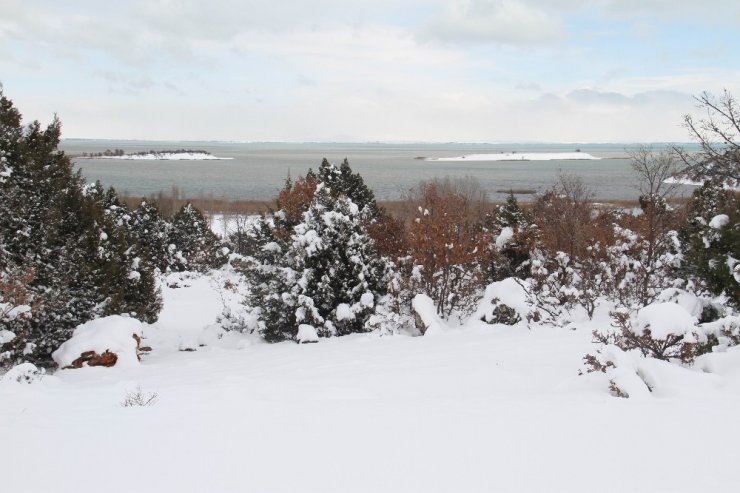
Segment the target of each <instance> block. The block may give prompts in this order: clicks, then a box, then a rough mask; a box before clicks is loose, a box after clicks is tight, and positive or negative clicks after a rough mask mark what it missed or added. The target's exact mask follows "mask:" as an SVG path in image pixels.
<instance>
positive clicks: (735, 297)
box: [680, 180, 740, 306]
mask: <svg viewBox="0 0 740 493" xmlns="http://www.w3.org/2000/svg"><path fill="white" fill-rule="evenodd" d="M688 211H689V214H688V216H689V220H688V222H687V224H686V225H685V226H684V227H683V228H682V230H681V232H680V237H681V239H682V240H683V244H684V247H685V249H686V252H685V255H684V258H685V259H686V270H687V273H688V274H689V276H690V277H692V278H695V279H697V280H698V281H699V282H700V284H701V285H702V286H703V287H705V288H706V289H707V290H709V292H710V293H712V294H715V295H719V294H723V293H724V294H725V295H726V296H727V297H728V299H729V301H730V303H731V304H733V305H734V306H740V200H738V196H737V194H735V193H733V192H731V191H728V190H725V189H723V187H722V183H721V182H719V181H718V180H711V181H707V182H705V183H704V185H703V186H701V187H700V188H698V189H697V190H695V191H694V194H693V196H692V199H691V202H690V203H689V206H688Z"/></svg>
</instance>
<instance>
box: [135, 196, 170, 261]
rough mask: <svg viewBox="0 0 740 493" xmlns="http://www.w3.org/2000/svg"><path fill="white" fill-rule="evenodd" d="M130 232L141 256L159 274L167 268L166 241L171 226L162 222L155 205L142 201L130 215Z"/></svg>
mask: <svg viewBox="0 0 740 493" xmlns="http://www.w3.org/2000/svg"><path fill="white" fill-rule="evenodd" d="M130 227H131V231H132V232H133V234H134V235H136V238H137V240H138V243H139V245H140V246H141V248H142V254H143V255H144V256H146V258H147V259H148V260H149V261H150V262H151V263H152V265H154V267H155V268H157V269H159V270H160V271H161V272H164V271H166V270H167V266H168V258H169V255H168V251H167V247H168V245H169V242H168V239H169V235H170V230H171V227H172V225H171V224H170V223H168V222H167V221H165V220H164V218H163V217H162V214H160V212H159V209H158V208H157V206H156V204H154V203H151V202H148V201H146V200H144V199H142V201H141V203H140V204H139V207H137V208H136V209H135V210H134V211H133V212H132V213H131V226H130Z"/></svg>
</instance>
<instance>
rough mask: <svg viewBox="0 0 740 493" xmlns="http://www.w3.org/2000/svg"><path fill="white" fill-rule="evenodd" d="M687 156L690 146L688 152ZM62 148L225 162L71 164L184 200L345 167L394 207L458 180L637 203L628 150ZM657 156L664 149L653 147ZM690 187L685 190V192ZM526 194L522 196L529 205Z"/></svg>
mask: <svg viewBox="0 0 740 493" xmlns="http://www.w3.org/2000/svg"><path fill="white" fill-rule="evenodd" d="M687 147H688V148H689V149H691V148H692V147H691V145H688V146H687ZM61 148H62V149H63V150H65V151H66V152H68V153H70V154H73V155H79V154H82V153H83V152H87V153H93V152H101V151H104V150H106V149H123V150H124V151H125V152H126V153H131V152H139V151H148V150H155V151H157V150H172V149H197V150H205V151H208V152H210V153H211V154H213V155H215V156H219V157H224V158H231V159H229V160H217V161H157V160H151V161H128V160H126V161H123V160H115V159H75V165H76V166H77V167H78V168H79V169H81V170H82V173H83V175H84V176H85V177H86V179H87V180H88V181H95V180H100V181H101V182H102V183H103V185H105V186H109V185H112V186H114V187H115V188H116V189H117V190H118V191H119V192H121V193H125V194H130V195H141V196H148V195H150V194H155V193H157V192H159V191H161V190H164V191H169V190H171V189H172V187H173V186H177V187H178V188H179V189H180V191H181V192H182V193H183V194H184V195H186V196H189V197H197V196H213V197H214V198H226V199H246V200H270V199H272V198H274V197H275V195H276V194H277V192H278V190H279V189H280V188H281V187H282V185H283V183H284V182H285V179H286V177H287V176H288V174H290V175H291V176H292V177H293V178H295V177H297V176H299V175H304V174H305V173H306V171H307V170H308V168H311V167H312V168H314V169H316V168H318V166H319V164H320V163H321V160H322V159H323V158H324V157H326V158H327V159H328V160H329V161H330V162H333V163H337V164H338V163H340V162H341V161H342V160H343V159H344V158H347V159H348V160H349V163H350V165H351V166H352V168H353V169H354V170H355V171H358V172H360V174H362V176H363V178H364V179H365V182H366V183H367V184H368V185H369V186H370V187H371V188H372V189H373V190H374V191H375V194H376V197H377V198H378V199H379V200H395V199H398V198H401V197H402V196H403V194H404V193H405V192H406V191H407V190H408V189H410V188H412V187H413V186H414V185H416V184H417V183H418V182H419V181H420V180H426V179H432V178H435V177H445V176H461V177H473V178H475V179H476V180H478V181H479V182H480V183H481V185H482V186H483V187H484V189H485V190H486V191H488V193H489V197H490V198H491V199H492V200H503V199H504V198H505V196H506V193H505V191H507V190H509V189H531V190H535V191H537V192H542V191H544V190H546V189H548V188H549V187H551V186H552V184H553V183H555V181H556V180H557V179H558V175H559V174H560V173H568V174H575V175H578V176H579V177H581V179H582V180H583V181H584V182H585V183H586V184H587V185H588V186H589V187H590V188H591V189H592V190H593V192H594V194H595V197H596V198H597V199H601V200H610V199H612V200H613V199H633V198H636V197H637V194H638V193H637V190H636V180H635V176H634V173H633V172H632V169H631V167H630V160H629V152H630V151H631V150H634V149H636V148H637V146H636V145H634V144H632V145H630V144H459V143H450V144H387V143H351V144H346V143H237V142H171V141H169V142H157V141H116V140H82V139H67V140H64V141H63V142H62V145H61ZM653 148H655V149H656V150H659V149H662V148H665V145H654V146H653ZM576 150H579V151H581V152H584V153H589V154H591V155H593V156H597V157H600V158H601V159H599V160H551V161H495V162H489V161H468V162H465V161H425V160H421V159H418V158H419V157H427V158H437V157H454V156H461V155H466V154H485V153H502V152H518V153H524V152H574V151H576ZM690 190H691V187H684V191H690ZM531 197H532V196H531V195H520V196H519V198H520V199H521V200H530V199H531Z"/></svg>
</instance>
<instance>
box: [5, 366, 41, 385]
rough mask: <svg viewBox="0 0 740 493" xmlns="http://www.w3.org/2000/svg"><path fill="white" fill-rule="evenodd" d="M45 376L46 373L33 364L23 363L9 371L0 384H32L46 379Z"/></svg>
mask: <svg viewBox="0 0 740 493" xmlns="http://www.w3.org/2000/svg"><path fill="white" fill-rule="evenodd" d="M44 375H46V371H45V370H44V369H43V368H41V369H39V368H37V367H36V365H34V364H32V363H21V364H19V365H15V366H14V367H13V368H11V369H10V370H8V372H7V373H6V374H5V375H3V377H2V378H0V382H15V383H26V384H32V383H35V382H38V381H40V380H41V379H42V378H44Z"/></svg>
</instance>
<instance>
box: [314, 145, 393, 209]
mask: <svg viewBox="0 0 740 493" xmlns="http://www.w3.org/2000/svg"><path fill="white" fill-rule="evenodd" d="M316 181H317V182H321V183H323V184H324V185H325V186H326V187H327V188H328V190H331V193H332V195H333V196H334V197H335V198H338V197H340V196H342V195H344V196H345V197H347V198H348V199H349V200H350V201H352V202H353V203H354V204H355V205H356V206H357V207H358V208H359V210H361V211H362V210H364V209H367V212H368V217H369V218H370V219H376V218H377V217H378V215H379V209H378V204H377V203H376V202H375V194H374V193H373V191H372V190H370V188H368V186H367V185H366V184H365V181H364V180H363V179H362V176H361V175H360V174H359V173H355V172H353V171H352V168H350V166H349V161H347V159H345V160H344V161H342V164H341V165H339V167H336V166H334V165H333V164H330V163H329V161H327V160H326V159H324V160H323V161H322V162H321V166H319V172H318V174H317V178H316Z"/></svg>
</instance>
